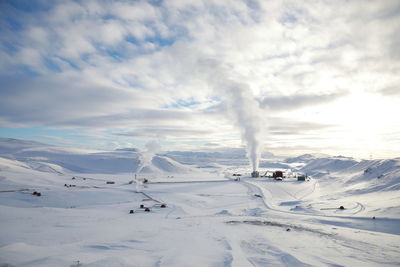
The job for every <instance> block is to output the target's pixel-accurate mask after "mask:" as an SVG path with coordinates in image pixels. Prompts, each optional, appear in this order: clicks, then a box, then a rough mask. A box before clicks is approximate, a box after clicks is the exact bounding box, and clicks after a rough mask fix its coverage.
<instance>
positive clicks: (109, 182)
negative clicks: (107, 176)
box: [106, 181, 115, 184]
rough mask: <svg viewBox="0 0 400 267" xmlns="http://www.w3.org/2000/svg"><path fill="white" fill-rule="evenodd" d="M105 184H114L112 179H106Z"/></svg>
mask: <svg viewBox="0 0 400 267" xmlns="http://www.w3.org/2000/svg"><path fill="white" fill-rule="evenodd" d="M106 184H115V182H114V181H107V182H106Z"/></svg>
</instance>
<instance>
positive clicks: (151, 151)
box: [136, 140, 161, 173]
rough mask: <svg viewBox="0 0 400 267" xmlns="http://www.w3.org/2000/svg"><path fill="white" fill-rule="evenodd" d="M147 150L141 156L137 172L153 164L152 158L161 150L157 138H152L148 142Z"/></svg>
mask: <svg viewBox="0 0 400 267" xmlns="http://www.w3.org/2000/svg"><path fill="white" fill-rule="evenodd" d="M146 149H147V150H146V151H145V152H143V153H141V155H140V157H139V161H140V163H139V166H138V168H137V170H136V173H140V172H141V171H142V170H143V169H144V168H145V167H147V166H150V165H151V160H152V159H153V157H154V156H155V155H156V153H157V152H159V151H160V150H161V146H160V143H159V142H158V141H157V140H150V141H148V142H147V143H146Z"/></svg>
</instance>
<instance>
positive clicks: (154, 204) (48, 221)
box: [0, 139, 400, 266]
mask: <svg viewBox="0 0 400 267" xmlns="http://www.w3.org/2000/svg"><path fill="white" fill-rule="evenodd" d="M176 155H179V157H178V156H176ZM186 155H189V156H192V158H189V156H188V158H186V162H185V153H184V152H182V153H179V154H178V153H175V157H174V156H171V155H168V154H167V155H157V156H156V157H155V158H154V159H153V161H152V163H151V164H150V166H148V167H147V169H144V171H143V172H142V173H140V174H139V175H138V177H137V178H138V179H139V180H140V179H148V183H147V184H136V183H135V179H134V174H133V173H134V171H135V170H136V169H137V166H138V152H134V151H112V152H110V151H101V152H100V151H84V150H76V149H66V148H59V147H52V146H46V145H43V144H39V143H34V142H27V141H21V140H11V139H1V140H0V191H1V192H0V214H1V216H0V229H1V234H0V266H398V265H400V252H399V251H400V208H399V207H400V193H399V189H400V159H392V160H368V161H367V160H356V159H352V158H346V157H330V156H327V155H305V156H302V157H297V158H291V159H286V160H284V161H279V162H278V161H277V162H274V161H271V160H269V161H268V160H264V161H262V162H261V163H262V164H261V167H262V169H261V171H266V170H274V169H273V168H280V169H285V168H286V167H287V170H289V169H291V171H292V172H297V171H298V172H303V173H307V174H308V175H311V179H309V180H308V181H297V180H296V179H295V178H287V179H284V180H283V181H275V180H273V179H271V178H257V179H254V178H249V177H248V173H249V171H250V170H249V169H248V168H247V167H246V166H245V165H243V162H245V160H244V159H243V158H240V157H235V156H229V157H228V156H227V157H225V159H224V158H223V156H222V155H218V157H217V158H213V155H212V154H210V155H205V154H201V159H200V160H199V162H198V163H197V164H196V160H195V159H196V157H198V156H199V155H198V154H193V153H191V154H186ZM193 155H195V157H194V156H193ZM214 156H215V154H214ZM177 160H178V161H180V163H179V162H177ZM189 161H190V162H189ZM188 164H190V165H188ZM233 173H241V174H242V175H243V176H241V179H240V181H235V180H234V179H233V178H235V177H236V176H235V177H234V176H232V174H233ZM107 181H109V182H110V181H113V182H114V184H107ZM132 181H133V182H132ZM34 191H36V192H40V193H41V196H36V195H33V194H32V193H33V192H34ZM162 204H166V207H165V208H162V207H161V205H162ZM141 205H143V207H149V208H150V212H146V211H145V210H144V209H143V208H140V207H141ZM340 206H343V207H344V209H339V207H340ZM130 210H134V213H133V214H131V213H129V212H130ZM373 217H375V219H373ZM6 264H9V265H6Z"/></svg>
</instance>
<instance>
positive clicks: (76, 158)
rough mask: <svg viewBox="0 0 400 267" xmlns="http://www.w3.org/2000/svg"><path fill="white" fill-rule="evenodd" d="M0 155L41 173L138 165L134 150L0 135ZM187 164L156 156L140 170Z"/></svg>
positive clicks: (170, 169) (131, 169)
mask: <svg viewBox="0 0 400 267" xmlns="http://www.w3.org/2000/svg"><path fill="white" fill-rule="evenodd" d="M0 157H3V158H7V159H14V160H18V161H20V162H23V163H25V164H27V165H29V166H30V167H31V168H32V169H35V170H40V171H44V172H60V173H63V172H78V173H108V174H111V173H134V172H136V171H137V170H138V168H139V166H140V152H137V151H136V150H132V149H129V150H117V151H96V150H86V149H75V148H65V147H56V146H51V145H46V144H42V143H39V142H34V141H25V140H18V139H10V138H0ZM188 170H189V167H187V166H184V165H182V164H180V163H178V162H176V161H175V160H173V159H171V158H169V157H167V156H165V155H156V156H155V157H154V158H153V160H152V162H151V164H149V166H146V167H145V168H143V170H142V171H141V172H144V173H149V172H161V173H162V172H174V173H184V172H187V171H188Z"/></svg>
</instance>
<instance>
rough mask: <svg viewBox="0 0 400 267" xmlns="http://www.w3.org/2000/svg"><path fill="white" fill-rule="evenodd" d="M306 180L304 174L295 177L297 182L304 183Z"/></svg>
mask: <svg viewBox="0 0 400 267" xmlns="http://www.w3.org/2000/svg"><path fill="white" fill-rule="evenodd" d="M306 178H307V175H304V174H299V175H297V181H305V180H306Z"/></svg>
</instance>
